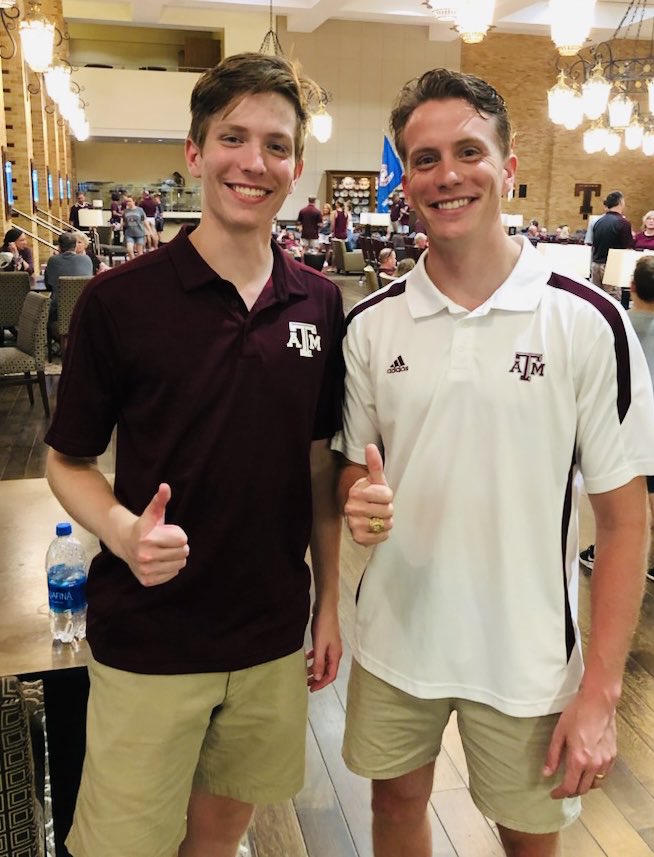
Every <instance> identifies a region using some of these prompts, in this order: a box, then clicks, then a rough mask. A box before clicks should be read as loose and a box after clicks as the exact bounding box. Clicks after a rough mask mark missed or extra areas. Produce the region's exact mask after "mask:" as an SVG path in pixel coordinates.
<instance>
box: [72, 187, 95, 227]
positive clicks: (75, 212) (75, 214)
mask: <svg viewBox="0 0 654 857" xmlns="http://www.w3.org/2000/svg"><path fill="white" fill-rule="evenodd" d="M82 208H91V203H90V202H87V201H86V196H85V195H84V194H83V193H81V192H80V193H78V194H77V199H76V200H75V202H74V203H73V204H72V206H71V208H70V212H69V214H68V222H69V223H70V225H71V226H72V227H73V229H75V230H79V213H80V209H82Z"/></svg>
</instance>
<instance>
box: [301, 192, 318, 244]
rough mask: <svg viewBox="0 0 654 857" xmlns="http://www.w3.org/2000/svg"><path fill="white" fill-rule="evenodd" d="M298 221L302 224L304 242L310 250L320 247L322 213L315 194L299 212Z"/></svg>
mask: <svg viewBox="0 0 654 857" xmlns="http://www.w3.org/2000/svg"><path fill="white" fill-rule="evenodd" d="M297 222H298V223H299V224H300V231H301V234H302V244H303V245H304V246H305V247H307V248H308V249H309V250H317V249H318V236H319V234H320V227H321V226H322V214H321V213H320V210H319V209H318V208H317V207H316V198H315V196H310V197H309V200H308V205H305V206H304V208H301V209H300V211H299V212H298V216H297Z"/></svg>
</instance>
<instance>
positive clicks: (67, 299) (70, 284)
mask: <svg viewBox="0 0 654 857" xmlns="http://www.w3.org/2000/svg"><path fill="white" fill-rule="evenodd" d="M90 279H91V278H90V277H59V284H58V286H57V321H53V322H52V323H51V324H50V325H49V328H48V358H49V359H51V355H50V340H52V339H54V340H55V341H56V342H58V343H59V353H60V354H61V357H62V361H63V356H64V351H65V350H66V342H67V341H68V328H69V327H70V319H71V316H72V315H73V310H74V309H75V304H76V303H77V299H78V298H79V296H80V295H81V294H82V290H83V289H84V286H85V285H86V284H87V283H88V281H89V280H90Z"/></svg>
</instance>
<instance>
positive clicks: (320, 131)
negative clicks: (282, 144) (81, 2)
mask: <svg viewBox="0 0 654 857" xmlns="http://www.w3.org/2000/svg"><path fill="white" fill-rule="evenodd" d="M0 2H2V0H0ZM268 12H269V15H270V26H269V27H268V32H267V33H266V35H265V36H264V37H263V41H262V42H261V46H260V48H259V53H260V54H273V55H274V56H276V57H283V56H284V50H283V48H282V45H281V42H280V41H279V38H278V37H277V30H276V29H275V27H274V16H273V0H269V3H268ZM306 95H307V97H308V100H309V101H313V102H314V104H315V102H316V101H317V102H318V105H317V107H315V108H314V109H313V110H312V111H311V118H310V120H309V126H308V127H309V133H310V134H312V135H313V136H314V137H315V138H316V140H317V141H318V142H319V143H326V142H327V140H329V138H330V137H331V136H332V117H331V115H330V114H329V113H328V112H327V107H326V105H327V103H328V102H329V101H331V99H332V95H331V93H330V92H327V90H326V89H323V88H322V87H321V86H317V85H316V86H315V91H314V88H312V90H311V91H310V92H308V93H306Z"/></svg>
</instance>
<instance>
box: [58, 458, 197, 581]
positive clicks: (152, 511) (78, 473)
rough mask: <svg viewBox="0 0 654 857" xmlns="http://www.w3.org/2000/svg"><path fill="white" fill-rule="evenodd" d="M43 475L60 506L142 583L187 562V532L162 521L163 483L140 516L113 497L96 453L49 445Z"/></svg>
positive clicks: (167, 575)
mask: <svg viewBox="0 0 654 857" xmlns="http://www.w3.org/2000/svg"><path fill="white" fill-rule="evenodd" d="M46 475H47V478H48V482H49V484H50V488H51V489H52V492H53V493H54V495H55V497H56V498H57V499H58V500H59V502H60V503H61V505H62V506H63V507H64V509H66V511H67V512H68V513H69V514H70V515H71V516H72V517H73V518H74V519H75V520H76V521H78V522H79V523H80V524H81V525H82V526H83V527H85V529H87V530H89V532H91V533H93V534H94V535H96V536H97V537H98V538H99V539H100V540H101V541H102V542H104V544H106V545H107V547H108V548H109V550H110V551H111V552H112V553H113V554H115V555H116V556H117V557H120V559H122V560H124V561H125V562H126V563H127V564H128V565H129V567H130V569H131V570H132V572H133V573H134V575H135V576H136V577H137V578H138V580H139V581H140V582H141V583H142V584H143V585H144V586H156V585H157V584H159V583H166V582H167V581H168V580H171V579H172V578H173V577H175V576H176V575H177V574H178V573H179V571H180V570H181V569H182V568H183V567H184V566H185V565H186V557H187V556H188V553H189V547H188V539H187V538H186V534H185V533H184V531H183V530H182V529H181V528H180V527H177V526H175V525H171V524H166V523H165V511H166V505H167V503H168V501H169V500H170V496H171V492H170V487H169V486H168V485H166V484H162V485H160V486H159V489H158V490H157V493H156V494H155V495H154V497H153V498H152V501H151V502H150V503H149V505H148V506H147V508H146V509H145V510H144V512H143V513H142V514H141V515H140V516H139V515H136V514H134V513H133V512H131V511H130V510H129V509H126V508H125V506H122V505H121V504H120V503H119V502H118V500H117V499H116V497H115V495H114V493H113V491H112V488H111V486H110V485H109V483H108V482H107V480H106V479H105V477H104V476H103V474H102V473H100V471H99V470H98V467H97V462H96V460H95V459H91V458H72V457H70V456H67V455H63V454H62V453H60V452H57V451H56V450H54V449H50V451H49V452H48V462H47V473H46Z"/></svg>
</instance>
